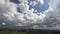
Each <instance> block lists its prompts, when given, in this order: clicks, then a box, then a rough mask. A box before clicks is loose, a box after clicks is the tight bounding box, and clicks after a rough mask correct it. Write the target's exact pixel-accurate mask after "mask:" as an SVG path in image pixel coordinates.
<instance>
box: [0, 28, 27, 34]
mask: <svg viewBox="0 0 60 34" xmlns="http://www.w3.org/2000/svg"><path fill="white" fill-rule="evenodd" d="M0 34H28V32H27V31H18V30H3V29H2V30H0Z"/></svg>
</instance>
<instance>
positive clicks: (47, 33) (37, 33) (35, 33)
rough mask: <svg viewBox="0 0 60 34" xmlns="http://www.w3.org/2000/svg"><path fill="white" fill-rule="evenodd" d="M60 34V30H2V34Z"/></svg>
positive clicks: (0, 32)
mask: <svg viewBox="0 0 60 34" xmlns="http://www.w3.org/2000/svg"><path fill="white" fill-rule="evenodd" d="M57 33H59V34H60V30H36V29H24V30H15V29H14V30H10V29H0V34H57Z"/></svg>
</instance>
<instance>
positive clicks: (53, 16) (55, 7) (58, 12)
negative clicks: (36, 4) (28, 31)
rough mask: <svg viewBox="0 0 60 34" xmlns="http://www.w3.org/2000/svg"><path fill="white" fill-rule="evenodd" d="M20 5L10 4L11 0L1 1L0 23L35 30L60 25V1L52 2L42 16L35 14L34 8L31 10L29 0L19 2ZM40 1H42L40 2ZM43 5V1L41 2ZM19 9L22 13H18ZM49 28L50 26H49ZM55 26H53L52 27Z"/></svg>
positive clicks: (52, 0) (54, 0)
mask: <svg viewBox="0 0 60 34" xmlns="http://www.w3.org/2000/svg"><path fill="white" fill-rule="evenodd" d="M19 1H20V4H18V5H17V4H15V3H12V2H10V0H9V1H8V0H2V1H0V22H1V23H2V22H4V23H6V25H7V24H9V25H12V26H13V25H14V26H32V27H34V28H35V25H36V27H39V26H40V25H42V24H47V25H48V24H59V22H60V8H59V7H60V3H59V1H60V0H51V2H50V4H49V8H48V10H46V11H45V12H43V13H40V15H37V14H34V13H33V12H34V11H35V9H34V8H32V9H31V10H29V5H28V1H27V0H19ZM38 1H40V0H38ZM40 2H41V3H42V4H43V3H44V2H43V0H41V1H40ZM17 7H19V8H20V11H22V13H19V12H17V9H16V8H17ZM4 23H3V24H4ZM38 24H39V25H38ZM48 26H49V25H48ZM51 26H53V25H51Z"/></svg>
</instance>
